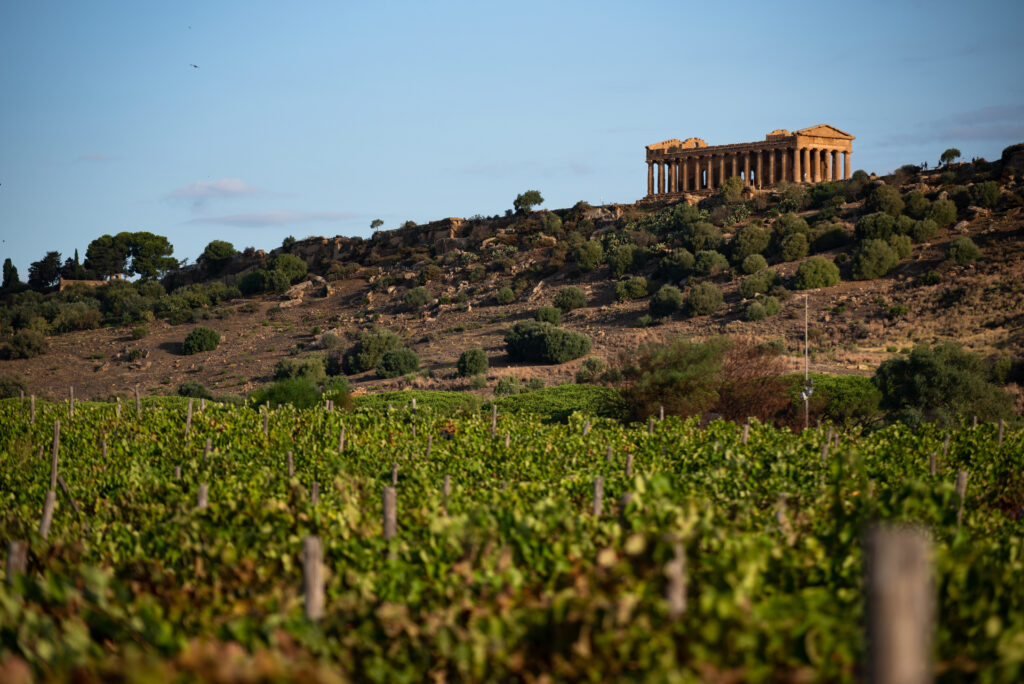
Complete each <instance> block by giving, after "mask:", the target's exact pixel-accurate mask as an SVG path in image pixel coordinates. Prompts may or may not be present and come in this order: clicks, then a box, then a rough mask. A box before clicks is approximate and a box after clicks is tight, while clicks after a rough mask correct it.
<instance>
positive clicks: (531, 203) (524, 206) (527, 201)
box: [512, 190, 544, 214]
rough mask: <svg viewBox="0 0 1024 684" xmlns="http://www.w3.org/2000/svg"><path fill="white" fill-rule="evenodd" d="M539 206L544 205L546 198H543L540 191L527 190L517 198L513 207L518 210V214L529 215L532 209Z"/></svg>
mask: <svg viewBox="0 0 1024 684" xmlns="http://www.w3.org/2000/svg"><path fill="white" fill-rule="evenodd" d="M539 204H544V198H543V197H541V194H540V190H527V191H526V192H524V193H520V194H519V195H517V196H516V199H515V201H514V202H513V203H512V207H513V208H514V209H515V210H516V213H517V214H528V213H530V210H531V209H533V208H534V207H535V206H537V205H539Z"/></svg>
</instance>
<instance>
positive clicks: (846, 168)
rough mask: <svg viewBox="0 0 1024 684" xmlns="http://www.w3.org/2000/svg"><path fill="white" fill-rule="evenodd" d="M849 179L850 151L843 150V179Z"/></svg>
mask: <svg viewBox="0 0 1024 684" xmlns="http://www.w3.org/2000/svg"><path fill="white" fill-rule="evenodd" d="M849 179H850V153H849V152H843V180H849Z"/></svg>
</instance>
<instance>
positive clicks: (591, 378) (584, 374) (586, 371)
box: [576, 356, 608, 385]
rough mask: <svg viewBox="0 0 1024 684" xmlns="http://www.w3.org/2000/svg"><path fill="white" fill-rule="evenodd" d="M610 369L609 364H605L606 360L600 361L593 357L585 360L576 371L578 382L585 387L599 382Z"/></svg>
mask: <svg viewBox="0 0 1024 684" xmlns="http://www.w3.org/2000/svg"><path fill="white" fill-rule="evenodd" d="M607 369H608V364H606V363H605V362H604V359H600V358H598V357H596V356H591V357H590V358H589V359H584V360H583V363H581V364H580V367H579V368H578V369H577V370H576V382H577V383H579V384H581V385H583V384H587V383H591V382H597V381H598V378H600V377H601V374H602V373H604V372H605V371H606V370H607Z"/></svg>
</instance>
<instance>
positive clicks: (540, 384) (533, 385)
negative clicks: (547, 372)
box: [524, 375, 547, 392]
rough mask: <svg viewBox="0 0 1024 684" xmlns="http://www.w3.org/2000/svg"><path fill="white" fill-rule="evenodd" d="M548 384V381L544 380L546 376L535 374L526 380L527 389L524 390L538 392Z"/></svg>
mask: <svg viewBox="0 0 1024 684" xmlns="http://www.w3.org/2000/svg"><path fill="white" fill-rule="evenodd" d="M546 385H547V383H546V382H544V378H542V377H540V376H536V375H535V376H534V377H532V378H530V379H529V380H527V381H526V389H525V390H524V391H526V392H536V391H538V390H542V389H544V387H545V386H546Z"/></svg>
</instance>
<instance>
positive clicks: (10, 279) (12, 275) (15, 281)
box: [3, 257, 21, 290]
mask: <svg viewBox="0 0 1024 684" xmlns="http://www.w3.org/2000/svg"><path fill="white" fill-rule="evenodd" d="M20 284H21V280H20V279H19V278H18V268H17V266H15V265H14V263H13V262H12V261H11V258H10V257H7V258H6V259H4V280H3V289H4V290H13V289H15V288H16V287H18V285H20Z"/></svg>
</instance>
